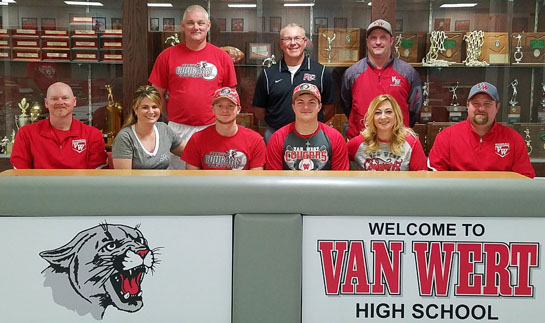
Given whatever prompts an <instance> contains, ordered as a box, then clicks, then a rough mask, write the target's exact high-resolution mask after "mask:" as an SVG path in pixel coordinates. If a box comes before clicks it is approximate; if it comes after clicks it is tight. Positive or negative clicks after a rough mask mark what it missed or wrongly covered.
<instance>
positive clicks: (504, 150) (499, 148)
mask: <svg viewBox="0 0 545 323" xmlns="http://www.w3.org/2000/svg"><path fill="white" fill-rule="evenodd" d="M495 152H496V155H498V156H500V157H502V158H503V157H505V156H507V155H509V143H508V142H504V143H497V144H496V146H495Z"/></svg>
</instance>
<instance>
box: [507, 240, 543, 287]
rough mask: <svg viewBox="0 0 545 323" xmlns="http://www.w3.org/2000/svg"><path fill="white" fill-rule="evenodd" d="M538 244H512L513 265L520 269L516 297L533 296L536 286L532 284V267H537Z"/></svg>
mask: <svg viewBox="0 0 545 323" xmlns="http://www.w3.org/2000/svg"><path fill="white" fill-rule="evenodd" d="M538 248H539V247H538V244H537V243H532V244H530V243H527V244H524V243H513V244H511V265H513V266H517V267H518V279H517V284H516V285H515V296H533V295H534V286H533V285H531V284H530V267H537V263H538V261H537V258H538V257H537V256H538Z"/></svg>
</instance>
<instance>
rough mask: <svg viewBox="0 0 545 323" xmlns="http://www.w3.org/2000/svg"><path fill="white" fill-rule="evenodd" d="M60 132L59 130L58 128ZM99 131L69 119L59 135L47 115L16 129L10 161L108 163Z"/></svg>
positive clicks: (19, 165) (29, 163) (39, 165)
mask: <svg viewBox="0 0 545 323" xmlns="http://www.w3.org/2000/svg"><path fill="white" fill-rule="evenodd" d="M57 132H59V130H57ZM106 159H107V156H106V151H105V150H104V139H103V138H102V134H101V132H100V131H99V130H98V129H96V128H94V127H91V126H88V125H85V124H83V123H81V122H80V121H78V120H76V119H72V125H71V127H70V130H68V131H66V132H65V133H64V139H59V136H58V135H57V134H56V132H55V129H54V128H53V127H52V126H51V124H50V123H49V119H45V120H41V121H38V122H36V123H32V124H29V125H26V126H24V127H22V128H21V129H19V131H18V132H17V136H16V137H15V143H14V145H13V150H12V153H11V157H10V161H11V164H12V165H13V167H14V168H19V169H21V168H53V169H54V168H74V169H77V168H80V169H82V168H102V167H103V166H105V165H106V164H107V161H106Z"/></svg>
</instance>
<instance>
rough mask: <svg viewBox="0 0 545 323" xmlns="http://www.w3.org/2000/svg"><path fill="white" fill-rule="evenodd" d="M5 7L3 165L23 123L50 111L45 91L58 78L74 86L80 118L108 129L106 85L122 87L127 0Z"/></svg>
mask: <svg viewBox="0 0 545 323" xmlns="http://www.w3.org/2000/svg"><path fill="white" fill-rule="evenodd" d="M0 12H1V16H0V18H1V19H0V60H1V61H0V64H1V66H2V69H1V71H0V139H2V140H4V142H3V143H4V144H3V145H2V148H1V153H2V154H1V157H2V158H0V162H2V161H4V162H3V163H1V164H2V166H4V164H6V161H5V159H7V158H8V157H9V153H10V148H11V144H12V141H13V137H14V135H15V133H16V131H17V129H18V128H19V127H20V126H22V125H23V124H24V123H25V122H32V121H36V120H39V119H43V118H46V117H47V110H46V109H45V107H44V97H45V96H46V91H47V88H48V86H49V85H51V84H52V83H54V82H59V81H61V82H65V83H67V84H69V85H70V86H71V87H72V89H73V91H74V94H75V96H76V97H77V103H76V107H75V108H74V117H75V118H76V119H78V120H81V121H82V122H84V123H86V124H92V125H93V126H95V127H97V128H99V129H100V130H104V131H106V130H107V129H108V126H107V124H106V123H107V109H106V106H107V105H108V93H109V92H108V90H107V88H106V85H109V86H111V87H112V89H113V96H114V97H116V98H117V97H121V93H122V84H123V68H122V57H121V52H122V43H121V38H122V30H121V28H122V17H121V1H108V2H104V3H103V6H96V7H95V6H87V5H85V6H81V5H69V4H66V3H65V2H64V1H37V0H18V1H12V2H4V1H3V2H2V3H0ZM23 99H24V100H25V101H26V102H27V104H28V105H30V106H32V109H33V111H32V112H33V113H34V115H35V116H36V117H34V118H32V120H30V119H28V118H20V116H21V115H25V114H29V112H31V111H29V109H28V110H27V111H26V112H24V111H23V110H22V105H20V103H21V101H22V100H23ZM26 120H28V121H26ZM105 139H106V138H105ZM2 168H5V167H2Z"/></svg>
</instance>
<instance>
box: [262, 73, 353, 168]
mask: <svg viewBox="0 0 545 323" xmlns="http://www.w3.org/2000/svg"><path fill="white" fill-rule="evenodd" d="M321 99H322V96H321V95H320V91H319V90H318V87H317V86H316V85H314V84H310V83H302V84H300V85H298V86H297V87H296V88H295V89H294V90H293V96H292V109H293V111H294V112H295V122H292V123H289V124H287V125H285V126H284V127H282V128H280V129H278V131H276V132H275V133H273V135H272V136H271V139H270V140H269V143H268V144H267V164H266V166H265V167H266V169H275V170H279V169H285V170H348V168H349V163H348V151H347V148H346V141H345V140H344V137H343V136H342V135H341V133H340V132H338V131H337V130H336V129H335V128H331V127H328V126H327V125H325V124H323V123H322V122H319V121H318V111H320V109H321V108H322V103H321Z"/></svg>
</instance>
